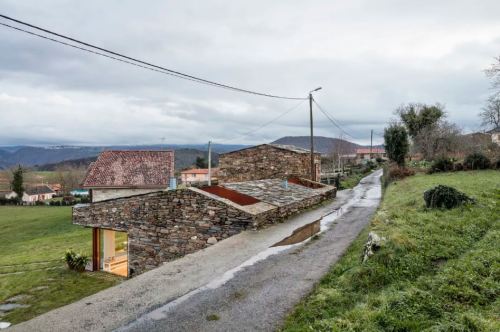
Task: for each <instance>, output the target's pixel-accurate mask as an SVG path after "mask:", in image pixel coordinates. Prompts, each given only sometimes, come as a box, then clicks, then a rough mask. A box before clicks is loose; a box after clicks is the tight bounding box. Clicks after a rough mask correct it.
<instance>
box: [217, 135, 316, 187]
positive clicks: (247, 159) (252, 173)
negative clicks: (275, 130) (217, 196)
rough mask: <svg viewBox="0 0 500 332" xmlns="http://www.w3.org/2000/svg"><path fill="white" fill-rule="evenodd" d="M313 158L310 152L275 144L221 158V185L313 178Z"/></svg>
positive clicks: (256, 147) (224, 155)
mask: <svg viewBox="0 0 500 332" xmlns="http://www.w3.org/2000/svg"><path fill="white" fill-rule="evenodd" d="M314 163H315V165H316V178H317V179H319V176H320V171H321V169H320V167H321V166H320V165H321V155H320V154H319V153H315V154H314ZM310 169H311V157H310V154H309V151H308V150H304V149H300V148H296V147H291V146H283V145H273V144H262V145H257V146H254V147H251V148H246V149H242V150H238V151H233V152H229V153H225V154H221V155H220V157H219V175H218V179H219V183H226V182H241V181H250V180H261V179H272V178H283V179H285V178H288V177H290V176H295V177H303V178H310V176H311V171H310Z"/></svg>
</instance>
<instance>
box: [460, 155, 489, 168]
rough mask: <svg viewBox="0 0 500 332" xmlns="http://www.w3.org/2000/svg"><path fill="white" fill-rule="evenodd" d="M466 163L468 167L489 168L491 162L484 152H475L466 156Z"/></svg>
mask: <svg viewBox="0 0 500 332" xmlns="http://www.w3.org/2000/svg"><path fill="white" fill-rule="evenodd" d="M464 164H465V166H466V167H467V168H468V169H487V168H489V167H490V164H491V162H490V160H489V159H488V157H486V156H485V155H484V154H482V153H479V152H474V153H471V154H470V155H468V156H467V158H465V161H464Z"/></svg>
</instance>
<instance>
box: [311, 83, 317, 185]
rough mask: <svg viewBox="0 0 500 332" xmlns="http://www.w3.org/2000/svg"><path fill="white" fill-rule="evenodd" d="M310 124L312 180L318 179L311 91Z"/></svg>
mask: <svg viewBox="0 0 500 332" xmlns="http://www.w3.org/2000/svg"><path fill="white" fill-rule="evenodd" d="M309 126H310V127H311V138H310V141H311V142H310V143H311V180H312V181H316V170H315V169H314V132H313V96H312V92H309Z"/></svg>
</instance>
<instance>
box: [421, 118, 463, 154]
mask: <svg viewBox="0 0 500 332" xmlns="http://www.w3.org/2000/svg"><path fill="white" fill-rule="evenodd" d="M460 142H461V130H460V129H459V128H458V127H457V126H456V125H455V124H453V123H450V122H448V121H439V122H438V123H436V124H434V125H432V126H428V127H425V128H423V129H422V130H421V131H420V132H419V133H418V134H417V136H416V137H415V139H414V144H415V146H416V148H417V150H418V151H419V152H420V153H422V156H423V157H424V158H425V159H426V160H433V159H435V158H437V157H440V156H446V155H450V154H454V153H456V152H458V151H459V150H460Z"/></svg>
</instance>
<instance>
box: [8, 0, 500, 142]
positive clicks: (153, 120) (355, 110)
mask: <svg viewBox="0 0 500 332" xmlns="http://www.w3.org/2000/svg"><path fill="white" fill-rule="evenodd" d="M3 5H4V8H5V9H4V12H5V13H6V14H7V15H12V16H15V17H19V18H20V19H25V20H27V21H30V22H33V23H36V24H39V25H41V26H46V27H48V28H52V29H54V30H57V31H62V32H65V33H67V34H68V35H71V36H75V37H78V38H81V39H83V40H87V41H90V42H93V43H95V44H98V45H104V46H106V47H109V48H111V49H114V50H118V51H121V52H123V53H126V54H129V55H132V56H136V57H139V58H142V59H146V60H150V61H152V62H154V63H157V64H160V65H166V66H168V67H170V68H173V69H177V70H180V71H184V72H187V73H190V74H194V75H198V76H201V77H206V78H209V79H212V80H216V81H220V82H224V83H227V84H234V85H237V86H240V87H243V88H248V89H253V90H258V91H264V92H272V93H276V94H284V95H306V94H307V92H308V91H309V90H310V89H313V88H315V87H316V86H318V85H320V86H323V90H322V91H320V92H318V93H317V94H316V98H317V100H318V102H319V103H320V105H322V106H323V107H324V108H325V109H327V110H328V111H329V112H331V114H332V115H333V116H335V118H336V119H338V120H339V121H340V122H341V123H342V124H343V126H344V127H345V129H346V131H348V132H350V133H351V134H352V135H353V136H355V137H357V138H359V140H358V141H360V142H366V141H367V140H368V135H369V131H370V129H374V130H375V131H377V132H381V131H382V130H383V127H384V125H385V123H386V122H387V121H389V120H390V118H391V117H393V110H394V109H395V108H396V107H397V106H399V105H400V104H402V103H406V102H428V103H434V102H441V103H444V104H446V106H447V109H448V112H449V117H450V119H451V120H452V121H455V122H457V123H458V124H459V125H460V126H461V127H463V128H464V129H466V130H475V129H477V128H478V124H479V119H478V118H477V112H478V111H479V109H480V108H481V106H482V103H483V102H484V99H485V96H487V95H488V93H489V82H488V80H487V79H486V77H485V76H484V74H483V73H482V70H483V69H484V68H486V67H487V66H488V65H489V63H490V62H491V59H492V57H493V56H496V55H498V49H499V46H500V25H499V23H498V20H497V16H496V13H498V12H499V9H500V4H498V2H496V1H483V2H481V4H480V5H478V4H477V2H473V1H443V2H439V3H435V1H433V2H431V1H422V2H418V5H417V4H413V3H408V2H405V3H402V2H399V1H390V0H386V1H380V2H379V1H377V3H376V5H375V4H374V2H372V1H349V2H345V1H320V2H314V3H312V4H311V3H304V2H303V1H287V2H271V3H269V2H264V1H253V2H249V3H241V2H227V1H203V2H200V1H184V2H183V3H182V4H181V3H173V2H162V1H149V2H148V5H147V6H144V4H139V3H137V2H135V1H109V2H105V3H103V2H98V1H86V2H80V3H78V4H77V5H75V4H71V3H67V2H65V1H49V2H44V4H43V6H42V5H41V4H39V3H38V2H35V1H23V2H19V1H13V0H12V1H5V3H4V4H3ZM262 8H265V10H262ZM0 41H1V44H2V52H0V95H2V94H6V95H8V96H11V97H13V98H16V97H17V98H24V99H26V100H27V102H26V103H24V104H15V103H12V102H7V101H2V99H1V98H0V144H16V143H19V142H23V143H24V144H25V143H26V142H29V141H30V140H31V141H33V142H42V141H43V142H47V143H55V144H61V143H71V144H74V143H93V144H99V143H102V144H127V143H134V144H138V143H158V142H159V140H160V138H161V137H166V138H167V139H168V140H169V141H170V142H172V143H199V142H205V141H207V140H208V139H217V140H221V141H224V140H229V141H232V140H236V141H235V142H238V143H258V142H262V141H268V140H272V139H275V138H278V137H280V136H284V135H307V134H308V109H307V107H308V106H307V103H304V104H303V105H302V106H301V107H300V108H298V109H296V110H294V111H292V112H291V113H289V114H288V115H287V116H285V117H283V118H281V119H279V121H277V122H276V123H274V124H273V125H270V126H268V127H265V128H263V129H261V130H259V131H258V132H257V133H255V134H252V135H249V136H248V137H245V136H243V135H242V134H243V133H246V132H248V131H252V130H254V129H255V128H258V127H259V126H260V125H261V124H262V123H265V122H266V121H269V120H270V119H272V118H274V117H276V116H278V115H279V114H280V113H282V112H284V111H285V110H287V109H289V108H290V107H292V106H294V105H295V104H294V102H289V101H280V100H272V99H265V98H261V97H255V96H250V95H244V94H238V93H234V92H230V91H225V90H220V89H215V88H212V87H207V86H203V85H196V84H193V83H191V82H188V81H182V80H178V79H174V78H171V77H168V76H165V75H161V74H158V73H154V72H149V71H146V70H143V69H137V68H133V67H131V66H128V65H125V64H121V63H116V62H114V61H111V60H108V59H103V58H100V57H96V56H93V55H88V54H85V53H82V52H80V51H76V50H72V49H69V48H66V47H62V46H59V45H54V44H53V43H50V42H46V41H42V40H38V39H36V38H33V37H30V36H25V35H22V34H19V33H17V32H11V31H9V30H6V29H5V28H2V27H0ZM495 52H496V53H495ZM48 96H49V97H50V96H53V97H54V96H55V97H54V98H52V99H51V98H48ZM58 98H59V99H58ZM61 98H67V99H68V100H69V101H70V105H65V104H64V103H62V104H61V103H58V100H59V101H60V100H61ZM11 100H12V99H11ZM21 112H22V115H20V114H21ZM75 118H76V122H75ZM315 120H316V121H315V126H316V133H317V134H318V135H325V136H338V135H339V132H338V130H337V129H335V128H334V127H333V126H332V125H331V124H330V123H329V122H328V120H327V119H326V118H325V117H324V116H323V115H322V114H321V113H320V112H319V111H318V110H315ZM378 140H379V141H380V138H378Z"/></svg>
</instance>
